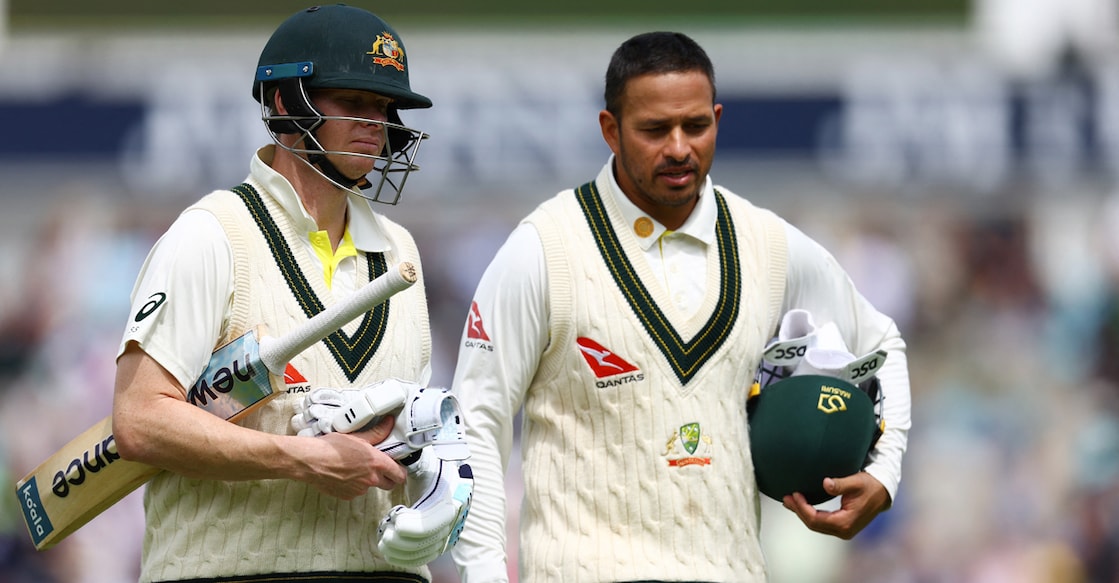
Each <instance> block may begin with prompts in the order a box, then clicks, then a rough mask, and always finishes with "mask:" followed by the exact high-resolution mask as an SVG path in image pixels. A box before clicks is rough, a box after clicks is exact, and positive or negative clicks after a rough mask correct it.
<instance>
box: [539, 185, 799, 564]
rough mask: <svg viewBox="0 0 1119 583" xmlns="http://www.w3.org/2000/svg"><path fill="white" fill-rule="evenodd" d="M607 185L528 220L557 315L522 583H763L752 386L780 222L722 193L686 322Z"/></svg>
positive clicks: (775, 304)
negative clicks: (701, 281)
mask: <svg viewBox="0 0 1119 583" xmlns="http://www.w3.org/2000/svg"><path fill="white" fill-rule="evenodd" d="M604 172H609V169H606V170H605V171H604ZM609 184H610V181H609V180H608V179H606V177H605V176H600V177H599V179H598V180H597V181H596V182H594V183H590V184H587V185H584V186H583V187H581V188H579V189H575V190H573V191H571V190H569V191H566V192H564V193H561V194H560V195H559V196H557V197H556V198H555V199H552V200H551V201H548V202H546V203H544V204H543V205H541V206H540V207H539V208H538V209H537V210H536V211H535V212H534V213H533V214H531V215H530V216H529V217H527V218H526V221H527V222H529V223H531V224H533V225H534V226H535V227H536V228H537V230H538V231H539V232H540V236H541V239H542V241H543V246H544V250H545V255H546V258H547V269H548V281H549V286H550V289H549V293H550V301H551V314H552V320H551V330H550V332H551V342H550V344H549V347H548V349H547V351H546V352H545V354H544V355H543V358H542V362H541V365H540V367H539V370H538V372H537V374H536V377H535V379H534V380H533V384H532V387H531V389H530V390H529V392H528V397H527V400H526V402H525V418H524V428H523V433H522V439H523V451H524V460H523V461H524V466H523V472H524V481H525V490H526V496H525V500H526V502H525V506H524V508H523V511H522V515H521V521H522V540H521V571H520V572H521V577H522V581H526V582H539V581H555V582H576V581H577V582H591V581H632V580H681V581H684V580H686V581H728V582H730V581H733V582H751V581H764V580H765V578H766V574H765V567H764V560H763V557H762V554H761V548H760V544H759V541H758V528H759V509H758V495H757V492H756V490H755V486H754V477H753V465H752V463H751V461H750V450H749V444H748V442H747V439H748V433H747V430H746V429H747V428H746V396H747V390H748V388H749V385H750V382H751V379H752V378H753V372H754V368H755V367H756V366H757V359H758V357H759V355H760V354H761V351H762V348H763V346H764V343H765V342H766V340H767V339H768V338H769V337H770V335H771V334H772V333H773V331H774V329H775V328H776V324H777V321H778V317H779V313H778V312H779V310H780V306H781V300H782V297H783V294H784V282H785V261H786V259H785V258H786V255H787V253H786V242H785V235H784V229H783V225H782V223H781V222H780V220H779V219H777V218H776V217H775V216H774V215H773V214H772V213H770V212H769V211H764V210H761V209H758V208H755V207H753V206H752V205H750V204H749V203H748V202H746V201H745V200H743V199H741V198H739V197H736V196H733V195H731V196H724V195H723V194H721V193H719V192H718V189H717V190H716V194H715V197H716V201H717V203H718V226H717V244H716V245H712V246H710V248H709V250H708V254H707V274H708V279H707V282H706V289H707V297H706V299H705V302H704V304H703V307H702V308H701V309H700V310H699V311H698V313H697V315H696V316H694V317H693V318H691V319H686V318H685V317H684V316H682V315H681V314H680V313H679V312H678V311H677V310H676V308H675V306H674V304H673V302H672V301H670V299H669V297H668V296H667V293H666V292H665V291H664V289H663V287H662V286H661V285H660V284H659V283H658V282H657V281H656V280H655V278H654V277H653V275H652V271H651V270H650V268H649V266H648V263H647V262H646V260H645V259H644V255H643V252H642V251H641V249H640V247H639V246H638V243H637V241H636V239H635V238H634V236H633V235H632V232H631V230H630V228H629V226H628V225H626V224H625V222H624V220H623V218H622V215H621V212H620V211H619V209H618V208H617V206H616V204H615V203H614V195H612V194H610V193H609V192H606V193H602V192H600V190H601V189H603V188H610V186H609Z"/></svg>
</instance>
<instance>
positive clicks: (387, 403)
mask: <svg viewBox="0 0 1119 583" xmlns="http://www.w3.org/2000/svg"><path fill="white" fill-rule="evenodd" d="M413 387H416V388H418V387H419V385H416V384H415V383H409V382H407V381H402V380H400V379H386V380H383V381H379V382H376V383H373V384H370V385H366V386H364V387H362V388H360V389H333V388H321V389H315V390H314V391H312V392H311V394H309V395H307V396H306V397H304V399H303V401H302V402H301V403H299V404H298V405H296V413H295V415H293V416H292V418H291V426H292V428H293V429H295V431H296V432H297V433H298V434H299V435H303V436H307V437H318V436H320V435H326V434H327V433H332V432H335V431H337V432H340V433H352V432H353V431H357V430H359V429H361V428H363V427H365V426H367V425H370V424H372V423H375V422H376V421H379V420H380V418H381V417H382V416H384V415H388V414H390V413H394V412H397V411H399V410H400V409H401V408H402V407H403V406H404V402H405V400H406V399H407V398H408V393H409V392H411V390H412V388H413Z"/></svg>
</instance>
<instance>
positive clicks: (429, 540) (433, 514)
mask: <svg viewBox="0 0 1119 583" xmlns="http://www.w3.org/2000/svg"><path fill="white" fill-rule="evenodd" d="M405 489H406V492H407V494H408V499H409V500H411V501H412V505H411V506H401V505H398V506H396V507H394V508H393V509H392V510H391V511H389V513H388V515H387V516H385V518H384V519H383V520H382V521H381V524H380V527H379V528H378V529H377V549H378V550H379V551H380V552H381V554H382V555H384V557H385V559H386V560H388V562H390V563H392V564H393V565H396V566H398V567H417V566H420V565H425V564H427V563H430V562H431V561H433V560H435V559H436V558H437V557H438V556H439V555H442V554H443V553H445V552H447V550H449V549H450V548H451V547H453V546H454V545H455V543H457V542H458V537H459V534H460V533H461V532H462V528H463V525H464V524H465V522H466V516H467V514H468V513H469V511H470V502H471V500H472V498H473V494H474V475H473V473H472V472H471V469H470V465H469V464H466V463H462V462H459V461H448V460H444V459H440V458H439V457H438V456H437V455H436V453H435V450H434V448H427V449H424V450H422V452H421V453H420V455H419V459H418V460H416V461H415V462H413V463H412V464H410V465H409V466H408V481H407V482H406V483H405Z"/></svg>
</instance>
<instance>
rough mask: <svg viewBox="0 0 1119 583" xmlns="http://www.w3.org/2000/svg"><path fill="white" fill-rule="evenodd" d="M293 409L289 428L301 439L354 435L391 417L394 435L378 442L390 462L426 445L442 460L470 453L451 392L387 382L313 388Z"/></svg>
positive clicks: (393, 380)
mask: <svg viewBox="0 0 1119 583" xmlns="http://www.w3.org/2000/svg"><path fill="white" fill-rule="evenodd" d="M297 409H298V410H297V412H296V414H295V415H294V416H293V417H292V419H291V424H292V427H293V428H294V429H295V430H296V431H297V432H298V433H299V435H305V436H311V437H317V436H320V435H325V434H327V433H332V432H338V433H353V432H355V431H361V430H362V429H365V428H367V427H369V426H370V425H373V424H375V423H377V422H378V421H380V420H381V418H382V417H383V416H384V415H388V414H395V415H396V423H395V425H394V426H393V429H392V433H390V434H389V436H388V437H387V438H385V439H384V441H382V442H380V443H378V444H377V449H380V450H381V451H383V452H385V453H386V454H388V455H389V456H391V457H392V458H393V459H396V460H403V459H405V458H407V457H408V456H409V455H411V454H413V453H415V452H417V451H420V450H421V449H423V448H424V447H426V446H428V445H431V446H433V448H434V449H435V453H436V455H437V456H438V457H440V458H441V459H445V460H464V459H466V458H467V457H469V455H470V453H469V449H468V448H467V446H466V436H465V430H464V427H463V423H462V414H461V413H460V411H459V406H458V400H457V399H456V398H455V397H454V395H453V394H452V393H451V391H450V390H449V389H445V388H440V387H421V386H420V385H418V384H416V383H413V382H409V381H404V380H400V379H386V380H383V381H380V382H377V383H373V384H371V385H367V386H365V387H362V388H360V389H333V388H321V389H316V390H315V391H313V392H312V393H311V394H310V395H308V396H307V397H306V398H305V399H304V400H303V402H302V403H301V404H300V405H299V406H298V408H297Z"/></svg>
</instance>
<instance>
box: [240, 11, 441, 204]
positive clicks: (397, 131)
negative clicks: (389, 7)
mask: <svg viewBox="0 0 1119 583" xmlns="http://www.w3.org/2000/svg"><path fill="white" fill-rule="evenodd" d="M315 89H353V90H360V91H369V92H372V93H376V94H378V95H381V96H383V97H388V98H389V99H391V102H390V105H389V110H388V120H387V121H380V120H374V119H368V118H356V117H340V116H324V115H322V114H321V113H320V112H319V111H318V110H317V109H316V108H315V106H314V103H313V102H312V101H311V98H310V92H311V91H313V90H315ZM275 92H279V94H280V97H281V99H282V100H283V103H284V107H285V109H286V112H285V114H284V115H279V114H278V113H277V111H276V108H275V106H274V97H273V95H274V93H275ZM253 97H254V98H255V99H256V100H257V101H258V102H260V105H261V119H262V120H264V122H265V125H266V127H267V128H268V132H269V133H270V134H271V136H272V139H273V141H274V142H276V144H277V146H278V147H281V148H283V149H285V150H287V151H289V152H292V153H294V154H295V155H296V156H297V157H298V158H299V159H300V160H302V161H304V163H306V164H307V165H308V166H309V167H310V168H312V169H313V170H315V171H316V172H317V173H319V174H320V175H322V176H323V178H325V179H326V180H328V181H330V182H331V183H333V184H334V185H335V186H337V187H338V188H341V189H343V190H353V189H354V187H355V186H357V187H359V188H360V189H361V190H363V191H369V192H368V193H363V192H358V191H355V192H358V194H360V195H361V196H363V197H365V198H367V199H369V200H372V201H376V202H383V203H386V204H396V203H397V202H398V201H399V200H400V193H401V191H402V190H403V188H404V184H405V182H406V181H407V179H408V176H409V174H411V173H412V172H413V171H418V170H419V166H418V165H417V164H416V163H415V159H416V154H417V152H418V151H419V147H420V144H421V143H422V142H423V140H425V139H427V138H428V134H426V133H424V132H421V131H418V130H415V129H412V128H409V127H406V126H405V125H404V124H403V122H402V121H401V119H400V115H399V110H401V109H413V108H426V107H431V100H430V99H428V98H427V97H424V96H423V95H420V94H418V93H415V92H413V91H412V90H411V87H410V85H409V82H408V68H407V57H406V53H405V51H404V45H403V43H402V41H401V40H400V39H399V36H398V35H397V34H396V32H395V31H393V30H392V28H390V27H389V26H388V24H387V23H385V22H384V21H383V20H381V19H380V18H379V17H377V16H376V15H374V14H372V13H370V12H368V11H365V10H362V9H360V8H354V7H350V6H345V5H342V4H337V5H334V6H316V7H312V8H308V9H306V10H303V11H301V12H298V13H296V14H294V15H292V16H291V17H290V18H288V19H287V20H285V21H284V22H283V23H282V24H281V25H280V26H279V28H277V29H276V31H275V32H274V33H273V34H272V37H271V38H270V39H269V40H268V43H267V44H266V45H265V47H264V50H263V51H262V52H261V55H260V61H259V63H258V66H257V72H256V79H255V81H254V84H253ZM327 121H341V122H356V123H363V124H371V125H375V126H378V127H379V128H380V130H381V132H383V134H384V141H383V143H384V144H386V145H385V148H384V150H383V151H382V152H381V153H380V154H379V155H370V154H365V153H360V152H350V151H340V150H326V149H325V148H324V147H323V145H322V143H320V142H319V140H318V138H317V137H316V135H315V134H316V131H317V130H318V129H319V128H320V127H322V125H323V124H324V123H326V122H327ZM281 134H296V135H298V138H297V139H296V140H295V141H294V142H293V143H292V145H285V144H284V143H283V141H281V140H280V135H281ZM328 155H329V156H354V157H358V158H366V159H372V160H373V161H374V163H373V170H372V171H371V172H370V173H369V175H368V176H364V177H361V178H359V179H356V180H355V179H352V178H349V177H346V176H344V175H342V174H341V173H340V172H339V171H338V169H337V168H335V166H334V164H332V163H331V162H330V160H329V159H328V158H327V156H328Z"/></svg>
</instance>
